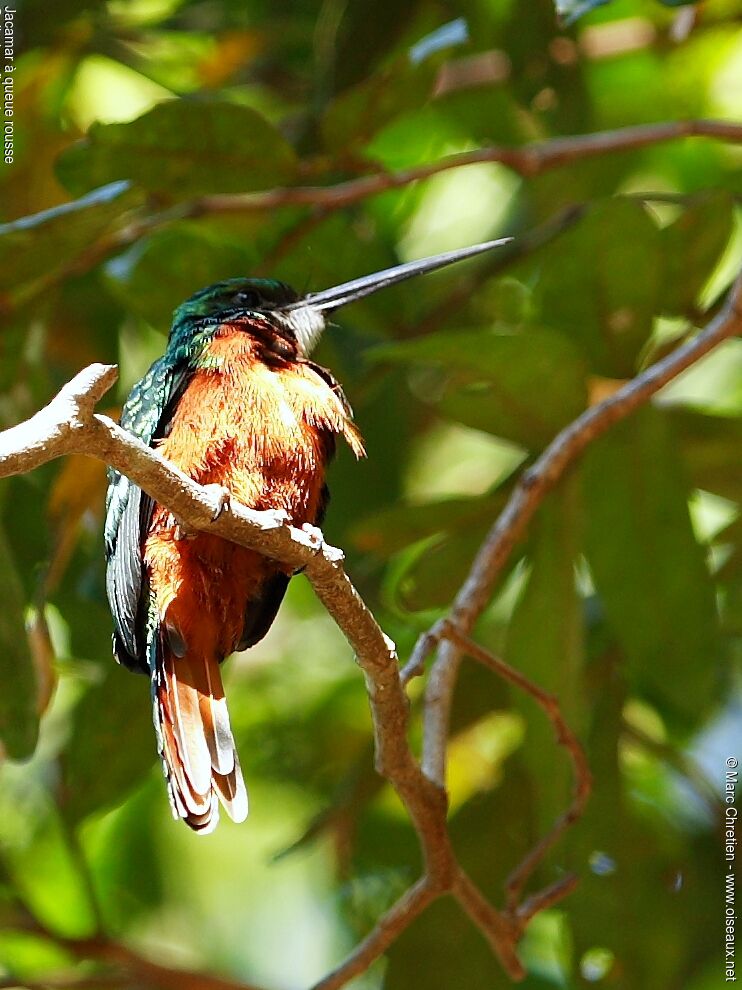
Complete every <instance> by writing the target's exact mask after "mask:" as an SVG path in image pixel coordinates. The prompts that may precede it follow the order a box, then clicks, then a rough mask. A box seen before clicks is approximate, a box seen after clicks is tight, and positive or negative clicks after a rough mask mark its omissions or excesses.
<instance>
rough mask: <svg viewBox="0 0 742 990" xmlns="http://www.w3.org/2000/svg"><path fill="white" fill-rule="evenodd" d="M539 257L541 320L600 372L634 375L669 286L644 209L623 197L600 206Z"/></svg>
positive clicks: (537, 294) (655, 233) (653, 229)
mask: <svg viewBox="0 0 742 990" xmlns="http://www.w3.org/2000/svg"><path fill="white" fill-rule="evenodd" d="M540 258H541V261H542V267H541V270H540V271H541V274H540V278H539V281H538V283H537V286H536V292H535V297H536V300H537V302H538V303H539V304H540V312H541V320H542V322H543V323H544V324H546V325H547V326H551V327H554V328H555V329H557V330H561V331H562V332H563V333H565V334H566V335H568V336H569V337H570V338H571V339H572V340H574V342H575V343H576V344H578V345H579V346H580V347H581V348H582V350H583V351H584V353H585V354H586V355H587V356H588V357H589V359H590V364H591V368H592V370H593V371H594V372H596V373H598V374H601V375H606V376H608V377H612V378H628V377H630V376H631V375H632V374H633V373H634V371H635V370H636V366H637V361H638V358H639V355H640V353H641V350H642V348H643V346H644V344H645V343H646V342H647V340H648V339H649V336H650V334H651V332H652V322H653V318H654V315H655V313H656V312H657V310H658V304H659V295H660V290H661V285H662V250H661V242H660V232H659V230H658V229H657V227H656V226H655V224H654V222H653V221H652V220H651V219H650V217H649V215H648V213H647V212H646V210H645V209H644V207H643V206H642V205H641V204H640V203H637V202H635V201H634V200H629V199H621V198H617V199H612V200H608V201H607V202H604V203H601V204H600V205H598V206H596V207H594V208H592V209H591V210H589V212H588V213H587V215H586V216H585V218H584V219H583V220H582V221H581V222H580V223H579V224H577V225H576V226H575V227H573V228H572V229H571V230H569V231H567V233H565V234H564V235H563V236H562V237H559V238H558V239H557V240H555V241H554V242H553V243H552V244H550V245H549V246H548V248H545V249H544V250H543V251H542V252H541V254H540Z"/></svg>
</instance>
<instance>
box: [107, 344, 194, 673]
mask: <svg viewBox="0 0 742 990" xmlns="http://www.w3.org/2000/svg"><path fill="white" fill-rule="evenodd" d="M186 381H187V368H186V365H185V364H184V363H173V361H172V359H169V358H168V356H167V355H165V356H164V357H162V358H160V360H159V361H156V362H155V363H154V364H153V365H152V367H151V368H150V369H149V371H148V372H147V374H146V375H145V376H144V378H142V379H141V381H139V382H137V384H136V385H135V386H134V388H133V389H132V390H131V392H130V394H129V398H128V399H127V400H126V403H125V404H124V409H123V412H122V414H121V425H122V427H123V428H124V429H125V430H128V431H129V433H133V434H134V436H136V437H138V438H139V439H140V440H141V441H142V442H143V443H146V444H148V445H151V444H152V442H153V440H155V439H157V438H158V437H162V436H164V435H165V434H166V432H167V426H168V423H169V422H170V419H171V416H172V411H173V409H174V408H175V405H176V403H177V401H178V399H179V398H180V396H181V395H182V394H183V390H184V388H185V384H186ZM108 477H109V485H108V494H107V496H106V524H105V530H104V533H105V544H106V561H107V568H106V591H107V593H108V601H109V604H110V606H111V614H112V615H113V624H114V633H113V652H114V656H115V657H116V659H117V660H118V662H119V663H122V664H123V665H124V666H125V667H128V668H129V669H130V670H139V671H141V672H142V673H146V674H148V673H149V667H148V665H147V659H146V630H145V625H146V621H145V620H146V612H147V602H146V597H147V596H146V595H143V594H142V590H143V586H144V573H143V568H142V544H143V541H144V537H145V535H146V532H147V528H148V527H149V521H150V518H151V516H152V505H153V503H152V499H151V498H150V497H149V496H148V495H145V494H144V492H143V491H142V490H141V488H138V487H137V486H136V485H135V484H134V483H133V482H131V481H129V479H128V478H127V477H125V476H124V475H122V474H119V473H118V471H114V470H109V472H108Z"/></svg>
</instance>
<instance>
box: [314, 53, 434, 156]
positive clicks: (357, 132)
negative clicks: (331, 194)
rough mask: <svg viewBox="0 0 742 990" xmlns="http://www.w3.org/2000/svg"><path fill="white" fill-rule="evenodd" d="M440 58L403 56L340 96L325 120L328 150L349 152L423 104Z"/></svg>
mask: <svg viewBox="0 0 742 990" xmlns="http://www.w3.org/2000/svg"><path fill="white" fill-rule="evenodd" d="M437 61H438V60H437V59H426V60H425V61H424V62H422V63H414V62H413V61H412V60H411V59H410V58H409V56H407V55H404V56H401V57H400V58H398V59H397V60H396V61H395V62H393V63H392V64H391V65H390V66H388V67H387V68H386V69H385V70H383V71H380V72H377V73H375V74H374V75H372V76H369V77H368V78H367V79H364V81H363V82H361V83H358V85H356V86H354V87H353V88H352V89H348V90H346V91H345V92H343V93H341V94H340V95H339V96H338V97H336V98H335V99H334V100H333V101H332V103H330V105H329V106H328V108H327V110H326V111H325V115H324V117H323V119H322V123H321V127H322V137H323V138H324V142H325V145H326V146H327V148H328V150H329V151H331V152H333V153H334V154H336V155H348V154H349V153H350V152H351V151H352V149H353V148H354V147H355V146H358V145H363V144H365V143H366V142H368V140H369V139H370V138H371V137H373V135H374V134H376V133H377V132H378V131H380V130H381V128H382V127H384V126H385V125H386V124H388V123H390V122H391V121H392V120H394V119H395V118H396V117H399V116H401V115H402V114H404V113H407V112H408V111H411V110H416V109H418V108H419V107H421V106H422V105H423V104H424V103H425V102H426V101H427V99H428V97H429V96H430V94H431V91H432V88H433V82H434V80H435V76H436V73H437V70H438V66H437Z"/></svg>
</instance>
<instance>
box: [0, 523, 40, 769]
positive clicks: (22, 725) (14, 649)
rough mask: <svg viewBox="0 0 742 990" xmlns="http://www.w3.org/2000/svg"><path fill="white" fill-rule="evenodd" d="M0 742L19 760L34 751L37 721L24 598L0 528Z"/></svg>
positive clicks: (0, 527)
mask: <svg viewBox="0 0 742 990" xmlns="http://www.w3.org/2000/svg"><path fill="white" fill-rule="evenodd" d="M0 601H2V608H0V740H2V745H3V747H4V748H5V749H6V750H7V753H8V756H10V757H11V758H12V759H14V760H22V759H25V758H26V757H28V756H30V755H31V754H32V753H33V751H34V749H35V748H36V740H37V739H38V734H39V717H38V714H37V711H36V677H35V675H34V667H33V658H32V656H31V650H30V647H29V644H28V637H27V636H26V627H25V624H24V621H23V612H24V609H25V607H26V598H25V595H24V591H23V585H22V584H21V580H20V578H19V576H18V572H17V570H16V565H15V561H14V559H13V557H12V555H11V550H10V546H9V545H8V541H7V537H6V535H5V530H4V528H3V527H2V525H0Z"/></svg>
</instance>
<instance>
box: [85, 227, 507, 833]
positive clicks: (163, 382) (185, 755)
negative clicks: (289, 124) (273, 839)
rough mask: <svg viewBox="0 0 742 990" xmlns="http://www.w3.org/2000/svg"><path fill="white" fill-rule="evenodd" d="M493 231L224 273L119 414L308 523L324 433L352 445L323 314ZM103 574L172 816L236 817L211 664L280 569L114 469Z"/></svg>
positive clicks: (238, 784) (237, 794)
mask: <svg viewBox="0 0 742 990" xmlns="http://www.w3.org/2000/svg"><path fill="white" fill-rule="evenodd" d="M501 243H502V241H490V242H487V243H485V244H477V245H475V246H473V247H470V248H464V249H462V250H459V251H450V252H447V253H446V254H441V255H436V256H435V257H432V258H425V259H423V260H421V261H413V262H410V263H408V264H403V265H398V266H396V267H394V268H390V269H387V270H385V271H382V272H378V273H376V274H374V275H367V276H365V277H362V278H358V279H355V280H354V281H351V282H346V283H344V284H343V285H339V286H336V287H335V288H333V289H327V290H325V291H324V292H317V293H312V294H310V295H307V296H304V297H303V298H301V297H299V296H298V295H297V293H296V292H294V290H293V289H291V288H289V287H288V286H287V285H284V284H283V283H282V282H276V281H273V280H269V279H250V278H232V279H228V280H226V281H224V282H217V283H216V284H215V285H211V286H209V287H208V288H206V289H202V290H201V291H200V292H197V293H196V294H195V295H193V296H191V298H190V299H188V300H187V301H186V302H184V303H183V304H182V305H181V306H179V307H178V309H176V311H175V314H174V317H173V324H172V328H171V330H170V337H169V340H168V345H167V349H166V351H165V354H164V355H163V356H162V357H161V358H160V359H159V360H158V361H156V362H155V363H154V364H153V365H152V367H151V368H150V370H149V371H148V372H147V374H146V375H145V376H144V378H142V379H141V381H140V382H138V383H137V384H136V385H135V386H134V388H133V389H132V391H131V394H130V395H129V398H128V399H127V401H126V404H125V405H124V409H123V414H122V416H121V425H122V426H123V427H125V428H126V429H127V430H129V431H130V432H131V433H133V434H134V435H135V436H137V437H139V439H140V440H142V441H143V442H144V443H146V444H149V445H150V446H157V448H158V450H159V451H160V453H161V454H162V455H163V456H164V457H166V458H167V459H168V460H170V461H172V462H173V464H175V465H177V467H179V468H180V469H181V470H182V471H184V472H185V473H186V474H188V475H190V477H192V478H193V479H194V480H195V481H197V482H199V483H200V484H204V485H207V484H215V485H219V486H222V487H223V488H224V489H226V490H227V491H228V492H229V494H230V496H231V497H233V498H234V499H236V500H238V501H240V502H242V503H244V504H245V505H247V506H250V507H251V508H254V509H274V510H276V509H278V510H283V511H284V512H285V513H286V514H287V516H288V519H289V520H290V521H291V522H292V523H293V524H294V525H295V526H302V525H303V524H306V523H309V524H312V525H319V524H320V523H321V521H322V518H323V515H324V511H325V507H326V505H327V500H328V492H327V486H326V484H325V469H326V467H327V464H328V462H329V461H330V459H331V458H332V455H333V452H334V448H335V437H336V436H337V435H338V434H340V435H342V436H343V437H344V438H345V440H346V441H347V443H348V444H349V445H350V447H351V450H352V451H353V452H354V453H355V454H356V456H361V455H362V454H363V453H364V449H363V441H362V440H361V437H360V434H359V432H358V430H357V429H356V427H355V426H354V424H353V421H352V417H351V410H350V407H349V405H348V403H347V401H346V399H345V396H344V395H343V392H342V389H341V388H340V386H339V385H338V383H337V382H336V381H335V380H334V378H333V377H332V375H331V374H330V373H329V372H328V371H326V370H325V369H324V368H321V367H320V366H319V365H317V364H314V363H313V362H312V361H310V360H309V356H308V355H309V353H310V351H311V349H312V347H313V346H314V344H315V343H316V342H317V340H318V338H319V336H320V334H321V332H322V330H323V329H324V326H325V314H327V313H331V312H332V311H333V310H336V309H338V308H339V307H340V306H344V305H346V304H347V303H350V302H353V301H355V300H357V299H360V298H361V297H363V296H366V295H369V294H370V293H372V292H376V291H377V290H378V289H381V288H384V287H385V286H387V285H392V284H394V283H395V282H399V281H401V280H403V279H407V278H411V277H412V276H414V275H418V274H422V273H424V272H429V271H432V270H434V269H436V268H441V267H443V266H444V265H448V264H450V263H451V262H454V261H459V260H462V259H464V258H469V257H472V256H473V255H475V254H479V253H481V252H483V251H488V250H489V249H490V248H492V247H495V246H496V245H497V244H501ZM105 537H106V556H107V561H108V569H107V576H106V584H107V590H108V598H109V601H110V605H111V610H112V612H113V621H114V629H115V631H114V634H113V646H114V655H115V657H116V659H117V660H118V661H119V662H120V663H122V664H123V665H124V666H126V667H128V668H129V669H130V670H134V671H141V672H142V673H145V674H147V675H148V676H149V677H150V678H151V683H152V702H153V709H154V723H155V729H156V733H157V744H158V749H159V753H160V756H161V757H162V763H163V767H164V772H165V777H166V780H167V786H168V792H169V795H170V801H171V804H172V808H173V813H174V815H175V817H176V818H182V819H183V820H184V821H185V822H186V823H187V824H188V825H190V827H191V828H192V829H194V830H196V831H199V832H208V831H211V830H212V829H213V828H214V827H215V826H216V823H217V821H218V819H219V811H218V802H217V798H219V799H221V802H222V804H223V805H224V806H225V808H226V809H227V812H228V813H229V815H230V817H231V818H232V819H234V821H242V820H243V819H244V818H245V816H246V815H247V793H246V791H245V785H244V783H243V780H242V772H241V770H240V764H239V759H238V757H237V751H236V749H235V744H234V739H233V738H232V731H231V728H230V724H229V714H228V712H227V705H226V701H225V698H224V690H223V688H222V680H221V676H220V672H219V664H220V663H221V661H222V660H223V659H224V658H225V657H226V656H228V655H229V654H230V653H233V652H234V651H235V650H244V649H246V648H247V647H249V646H253V645H254V644H255V643H257V642H258V641H259V640H260V639H262V638H263V636H265V634H266V632H267V631H268V629H269V628H270V626H271V624H272V622H273V620H274V618H275V616H276V612H277V611H278V607H279V605H280V604H281V600H282V599H283V596H284V593H285V591H286V586H287V584H288V582H289V578H290V577H291V570H290V569H289V568H287V567H286V566H284V565H282V564H280V563H279V562H278V561H274V560H270V559H268V558H267V557H263V556H261V555H260V554H259V553H256V552H255V551H253V550H248V549H246V548H245V547H241V546H237V545H236V544H233V543H229V542H228V541H226V540H223V539H221V538H220V537H217V536H213V535H210V534H208V533H203V532H202V533H197V534H184V533H183V532H182V531H181V528H180V527H179V525H178V521H177V520H176V519H174V518H173V516H172V514H171V513H170V512H169V511H168V510H167V509H166V508H165V507H164V506H162V505H160V504H159V503H157V502H155V501H154V500H153V499H151V498H150V497H149V496H148V495H145V494H144V493H143V492H142V491H141V490H140V489H139V488H137V486H136V485H134V484H133V483H132V482H130V481H129V480H128V479H127V478H126V477H124V476H123V475H121V474H118V472H116V471H112V472H111V476H110V485H109V489H108V497H107V502H106V527H105Z"/></svg>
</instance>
